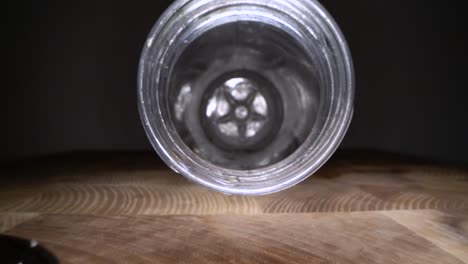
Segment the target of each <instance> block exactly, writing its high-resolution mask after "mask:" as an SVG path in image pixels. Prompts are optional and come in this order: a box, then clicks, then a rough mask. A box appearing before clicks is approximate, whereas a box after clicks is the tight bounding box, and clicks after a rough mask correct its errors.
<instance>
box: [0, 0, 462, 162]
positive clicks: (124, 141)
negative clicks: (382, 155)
mask: <svg viewBox="0 0 468 264" xmlns="http://www.w3.org/2000/svg"><path fill="white" fill-rule="evenodd" d="M170 2H171V1H167V0H166V1H162V0H143V1H108V0H100V1H51V0H42V1H24V2H18V1H17V2H16V3H14V4H13V5H14V6H12V7H10V8H4V12H6V16H5V17H4V19H6V23H5V24H4V25H6V27H7V29H6V30H5V31H4V36H5V35H6V37H5V38H4V42H5V43H7V48H6V49H5V50H4V52H5V53H6V57H7V62H6V64H7V69H8V71H7V72H8V74H7V76H6V78H7V79H8V81H5V82H4V86H3V91H4V95H3V96H4V97H3V98H5V99H6V100H3V101H4V102H5V104H4V105H6V109H5V110H3V111H2V115H4V117H3V118H2V119H3V120H4V122H3V124H4V126H3V128H2V129H1V133H2V134H1V144H2V148H1V152H0V155H1V158H2V159H15V158H22V157H29V156H36V155H47V154H52V153H60V152H69V151H76V150H147V149H150V148H151V147H150V145H149V143H148V141H147V139H146V137H145V134H144V131H143V129H142V126H141V125H140V121H139V116H138V111H137V104H136V74H137V64H138V60H139V55H140V50H141V47H142V45H143V43H144V41H145V38H146V35H147V33H148V32H149V30H150V28H151V27H152V25H153V24H154V23H155V22H156V20H157V18H158V16H159V14H160V13H161V12H162V10H164V9H165V8H166V7H167V6H168V5H169V3H170ZM321 2H322V3H323V4H324V6H325V7H326V8H327V9H328V10H329V11H330V13H331V14H332V15H333V16H334V17H335V19H336V20H337V22H338V24H339V25H340V26H341V28H342V30H343V32H344V34H345V36H346V38H347V40H348V42H349V46H350V49H351V52H352V55H353V58H354V63H355V70H356V80H357V87H356V89H357V91H356V108H355V115H354V119H353V122H352V125H351V127H350V130H349V132H348V134H347V136H346V138H345V140H344V142H343V144H342V147H343V148H360V149H363V148H364V149H368V148H370V149H379V150H385V151H392V152H398V153H407V154H412V155H419V156H422V157H427V158H434V159H439V160H445V161H451V162H461V163H465V164H467V163H468V154H467V153H466V150H467V149H468V122H467V121H468V118H467V116H466V114H468V111H467V106H466V104H465V101H466V100H467V96H468V93H467V89H466V88H467V87H466V86H467V85H466V83H467V81H466V78H467V73H466V72H465V68H466V67H465V66H464V65H465V64H466V49H467V48H468V46H467V45H466V44H467V43H466V40H465V36H464V34H465V31H466V27H465V25H464V22H465V21H466V18H464V17H466V15H465V13H466V12H465V8H464V7H463V6H462V2H463V1H431V0H426V1H423V0H411V1H403V0H392V1H384V0H354V1H343V0H326V1H325V0H323V1H321Z"/></svg>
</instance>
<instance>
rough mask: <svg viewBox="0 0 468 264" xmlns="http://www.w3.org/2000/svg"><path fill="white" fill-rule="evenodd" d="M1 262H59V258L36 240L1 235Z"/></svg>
mask: <svg viewBox="0 0 468 264" xmlns="http://www.w3.org/2000/svg"><path fill="white" fill-rule="evenodd" d="M0 263H5V264H19V263H21V264H57V263H58V261H57V259H56V258H55V257H54V256H53V255H52V254H51V253H50V252H48V251H47V250H46V249H45V248H43V247H41V246H39V245H38V244H37V241H35V240H26V239H22V238H17V237H12V236H6V235H0Z"/></svg>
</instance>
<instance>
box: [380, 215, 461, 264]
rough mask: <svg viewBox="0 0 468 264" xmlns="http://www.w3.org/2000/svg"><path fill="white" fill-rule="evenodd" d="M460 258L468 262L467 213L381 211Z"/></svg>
mask: <svg viewBox="0 0 468 264" xmlns="http://www.w3.org/2000/svg"><path fill="white" fill-rule="evenodd" d="M382 213H383V214H385V215H387V216H389V217H390V218H392V219H393V220H395V221H396V222H398V223H400V224H401V225H403V226H405V227H407V228H408V229H410V230H412V231H414V232H415V233H416V234H417V235H419V236H421V237H424V238H425V239H427V240H428V241H430V242H432V243H433V244H434V245H437V246H438V247H440V248H442V249H443V250H445V251H446V252H449V253H450V254H451V255H453V256H456V257H458V258H459V259H460V260H464V261H465V262H468V213H467V211H465V212H460V213H454V212H451V213H447V212H441V211H436V210H427V211H387V212H382Z"/></svg>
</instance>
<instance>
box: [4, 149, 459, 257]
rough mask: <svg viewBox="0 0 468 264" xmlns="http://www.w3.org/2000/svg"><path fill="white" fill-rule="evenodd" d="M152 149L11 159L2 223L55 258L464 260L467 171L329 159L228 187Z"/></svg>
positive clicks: (402, 161)
mask: <svg viewBox="0 0 468 264" xmlns="http://www.w3.org/2000/svg"><path fill="white" fill-rule="evenodd" d="M152 157H153V154H151V155H148V156H145V155H143V156H142V155H137V156H132V155H123V156H118V157H112V158H111V159H106V158H104V159H102V158H95V157H94V158H91V159H90V158H84V159H83V158H77V157H76V156H74V157H72V158H63V157H60V158H52V159H47V160H41V161H29V162H27V163H19V164H14V165H10V166H8V168H7V169H6V170H5V173H6V175H7V177H5V179H6V180H5V181H3V182H2V185H1V186H0V232H4V233H7V234H9V235H14V236H20V237H24V238H29V239H36V240H38V241H39V242H40V244H42V245H44V246H45V247H46V248H48V249H49V250H51V251H52V252H53V253H55V254H56V255H57V257H58V258H59V260H60V262H61V263H416V264H418V263H425V264H426V263H428V264H430V263H444V264H446V263H448V264H450V263H454V264H459V263H468V255H467V253H466V252H468V171H467V170H466V169H464V168H460V167H458V168H457V167H450V166H444V165H440V164H433V163H427V162H415V161H409V160H407V159H396V160H395V159H387V158H385V159H383V160H379V159H377V158H376V157H375V156H371V158H369V156H368V157H367V158H365V159H356V158H355V157H354V156H351V157H350V156H348V157H345V158H339V159H335V160H332V161H331V162H329V163H327V165H326V166H325V167H324V168H323V169H321V170H320V171H319V172H318V173H317V174H315V175H314V176H312V177H311V178H309V179H308V180H306V181H304V182H302V183H300V184H299V185H297V186H296V187H293V188H291V189H288V190H285V191H283V192H280V193H276V194H272V195H267V196H261V197H241V196H226V195H222V194H219V193H216V192H213V191H210V190H208V189H206V188H204V187H201V186H198V185H195V184H193V183H190V182H188V181H186V180H185V179H184V178H183V177H182V176H179V175H177V174H175V173H173V172H171V171H170V170H168V169H167V168H165V167H162V166H161V165H158V164H154V162H153V161H152Z"/></svg>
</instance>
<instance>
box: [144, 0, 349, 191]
mask: <svg viewBox="0 0 468 264" xmlns="http://www.w3.org/2000/svg"><path fill="white" fill-rule="evenodd" d="M138 78H139V80H138V89H139V107H140V114H141V117H142V120H143V124H144V127H145V130H146V133H147V135H148V138H149V139H150V141H151V143H152V144H153V147H154V148H155V150H156V151H157V152H158V154H159V155H160V156H161V158H162V159H163V160H164V161H165V162H166V163H167V164H168V165H169V166H170V167H171V168H172V169H174V170H175V171H177V172H179V173H181V174H182V175H184V176H186V177H188V178H189V179H192V180H194V181H196V182H198V183H201V184H203V185H205V186H208V187H210V188H213V189H215V190H218V191H221V192H224V193H231V194H243V195H259V194H266V193H271V192H275V191H279V190H282V189H285V188H287V187H290V186H292V185H294V184H296V183H298V182H300V181H301V180H303V179H305V178H306V177H308V176H309V175H310V174H312V173H313V172H315V171H316V170H317V169H318V168H319V167H320V166H321V165H322V164H323V163H324V162H325V161H326V160H327V159H328V158H329V157H330V156H331V154H332V153H333V152H334V150H335V149H336V148H337V146H338V145H339V143H340V141H341V139H342V138H343V136H344V134H345V132H346V129H347V127H348V125H349V122H350V119H351V116H352V103H353V91H354V79H353V68H352V63H351V58H350V55H349V51H348V49H347V46H346V42H345V40H344V38H343V36H342V34H341V33H340V31H339V29H338V27H337V25H336V24H335V23H334V22H333V20H332V19H331V17H330V15H329V14H328V13H327V12H326V11H325V10H324V9H323V7H322V6H320V5H319V4H318V3H317V2H315V1H310V0H289V1H267V2H266V1H257V0H239V1H237V0H228V1H204V0H192V1H187V0H182V1H176V2H175V3H174V4H173V5H172V6H171V7H170V8H169V9H168V10H167V11H166V12H165V13H164V14H163V16H162V17H161V18H160V19H159V21H158V23H157V24H156V25H155V27H154V28H153V30H152V31H151V33H150V35H149V37H148V40H147V42H146V45H145V47H144V50H143V53H142V56H141V60H140V68H139V77H138Z"/></svg>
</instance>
